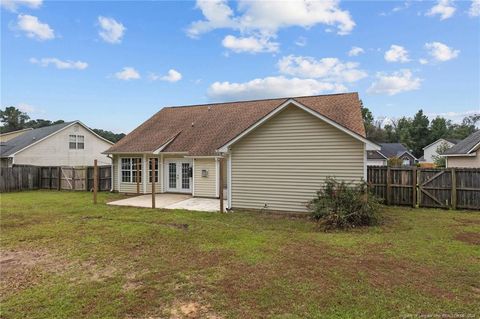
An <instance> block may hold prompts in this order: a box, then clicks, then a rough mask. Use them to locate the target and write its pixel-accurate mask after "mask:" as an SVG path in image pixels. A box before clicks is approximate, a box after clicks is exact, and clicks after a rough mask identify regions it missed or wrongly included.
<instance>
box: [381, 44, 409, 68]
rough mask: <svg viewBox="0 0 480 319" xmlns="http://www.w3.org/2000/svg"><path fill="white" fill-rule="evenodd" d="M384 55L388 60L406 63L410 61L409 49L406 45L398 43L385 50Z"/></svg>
mask: <svg viewBox="0 0 480 319" xmlns="http://www.w3.org/2000/svg"><path fill="white" fill-rule="evenodd" d="M384 57H385V60H386V61H387V62H400V63H405V62H408V61H410V58H409V57H408V51H407V50H406V49H405V48H404V47H402V46H400V45H396V44H393V45H391V46H390V50H388V51H386V52H385V56H384Z"/></svg>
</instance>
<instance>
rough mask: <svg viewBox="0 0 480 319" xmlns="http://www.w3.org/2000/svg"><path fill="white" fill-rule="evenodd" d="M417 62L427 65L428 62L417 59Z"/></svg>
mask: <svg viewBox="0 0 480 319" xmlns="http://www.w3.org/2000/svg"><path fill="white" fill-rule="evenodd" d="M418 62H419V63H420V64H428V60H427V59H419V60H418Z"/></svg>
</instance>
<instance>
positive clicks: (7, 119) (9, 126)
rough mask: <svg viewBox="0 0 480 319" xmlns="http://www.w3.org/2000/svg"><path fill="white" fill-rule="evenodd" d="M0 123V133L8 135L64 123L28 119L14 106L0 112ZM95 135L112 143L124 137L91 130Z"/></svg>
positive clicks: (108, 132) (104, 131)
mask: <svg viewBox="0 0 480 319" xmlns="http://www.w3.org/2000/svg"><path fill="white" fill-rule="evenodd" d="M0 122H1V123H2V125H1V126H0V133H8V132H13V131H18V130H22V129H26V128H33V129H35V128H40V127H45V126H50V125H55V124H61V123H65V121H64V120H56V121H50V120H45V119H36V120H33V119H30V116H28V114H27V113H25V112H22V111H20V110H19V109H17V108H16V107H14V106H8V107H6V108H5V110H0ZM92 131H94V132H95V133H97V134H98V135H100V136H101V137H103V138H105V139H107V140H109V141H112V142H114V143H115V142H117V141H119V140H120V139H121V138H122V137H124V136H125V134H124V133H118V134H117V133H113V132H111V131H106V130H102V129H95V128H94V129H92Z"/></svg>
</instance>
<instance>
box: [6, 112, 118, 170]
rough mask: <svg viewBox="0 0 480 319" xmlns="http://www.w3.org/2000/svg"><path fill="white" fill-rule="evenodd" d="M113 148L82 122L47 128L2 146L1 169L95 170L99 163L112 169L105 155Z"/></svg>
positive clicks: (26, 134) (18, 137)
mask: <svg viewBox="0 0 480 319" xmlns="http://www.w3.org/2000/svg"><path fill="white" fill-rule="evenodd" d="M112 144H113V143H112V142H110V141H108V140H106V139H104V138H103V137H101V136H99V135H97V134H96V133H94V132H93V131H92V130H91V129H89V128H88V127H87V126H85V125H84V124H83V123H82V122H80V121H74V122H68V123H62V124H56V125H51V126H45V127H42V128H37V129H34V130H29V131H26V132H25V133H23V134H21V135H19V136H17V137H15V138H13V139H11V140H8V141H6V142H2V143H1V144H0V158H1V166H2V167H7V166H12V165H37V166H92V165H93V161H94V160H95V159H98V162H99V165H101V164H103V165H110V164H111V160H110V158H108V157H107V156H105V155H104V154H102V152H104V151H105V150H106V149H108V148H109V147H110V146H112Z"/></svg>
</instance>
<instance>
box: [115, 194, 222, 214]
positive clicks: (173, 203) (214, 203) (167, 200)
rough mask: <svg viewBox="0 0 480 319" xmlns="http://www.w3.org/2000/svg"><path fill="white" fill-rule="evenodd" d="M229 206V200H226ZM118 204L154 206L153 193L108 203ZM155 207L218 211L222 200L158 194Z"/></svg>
mask: <svg viewBox="0 0 480 319" xmlns="http://www.w3.org/2000/svg"><path fill="white" fill-rule="evenodd" d="M224 203H225V204H224V207H227V201H224ZM107 204H108V205H116V206H131V207H148V208H150V207H152V195H140V196H135V197H130V198H125V199H121V200H117V201H113V202H110V203H107ZM155 207H156V208H167V209H186V210H196V211H204V212H218V211H219V210H220V201H219V200H218V199H214V198H193V197H192V196H191V195H186V194H157V195H155Z"/></svg>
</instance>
